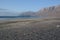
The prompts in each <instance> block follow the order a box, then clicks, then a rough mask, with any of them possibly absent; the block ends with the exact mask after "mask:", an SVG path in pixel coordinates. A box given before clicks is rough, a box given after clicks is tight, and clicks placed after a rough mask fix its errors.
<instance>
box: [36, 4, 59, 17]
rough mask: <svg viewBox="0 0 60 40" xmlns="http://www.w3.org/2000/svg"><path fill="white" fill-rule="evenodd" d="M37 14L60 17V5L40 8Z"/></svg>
mask: <svg viewBox="0 0 60 40" xmlns="http://www.w3.org/2000/svg"><path fill="white" fill-rule="evenodd" d="M37 14H38V16H42V17H60V5H59V6H52V7H48V8H43V9H41V10H39V11H38V12H37Z"/></svg>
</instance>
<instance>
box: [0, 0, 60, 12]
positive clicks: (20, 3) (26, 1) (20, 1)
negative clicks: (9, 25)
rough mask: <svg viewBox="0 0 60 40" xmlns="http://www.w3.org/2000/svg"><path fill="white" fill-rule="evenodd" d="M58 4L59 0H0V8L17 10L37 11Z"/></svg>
mask: <svg viewBox="0 0 60 40" xmlns="http://www.w3.org/2000/svg"><path fill="white" fill-rule="evenodd" d="M59 4H60V0H0V8H2V9H8V10H13V11H17V12H23V11H38V10H40V9H41V8H44V7H49V6H53V5H59Z"/></svg>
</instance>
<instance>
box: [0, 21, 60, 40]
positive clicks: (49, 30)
mask: <svg viewBox="0 0 60 40" xmlns="http://www.w3.org/2000/svg"><path fill="white" fill-rule="evenodd" d="M56 25H60V22H45V23H40V22H38V23H33V24H31V25H29V26H27V27H21V28H13V29H4V30H0V40H60V27H56Z"/></svg>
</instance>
